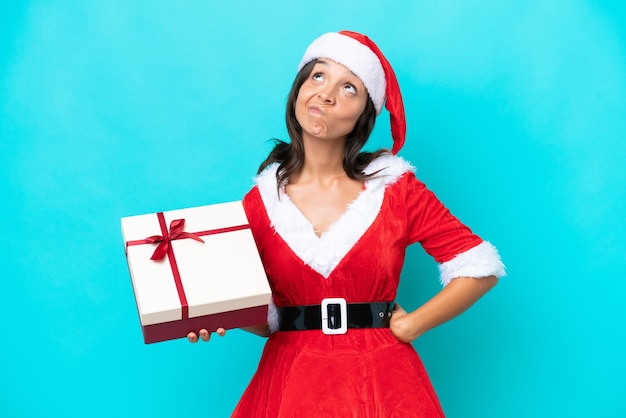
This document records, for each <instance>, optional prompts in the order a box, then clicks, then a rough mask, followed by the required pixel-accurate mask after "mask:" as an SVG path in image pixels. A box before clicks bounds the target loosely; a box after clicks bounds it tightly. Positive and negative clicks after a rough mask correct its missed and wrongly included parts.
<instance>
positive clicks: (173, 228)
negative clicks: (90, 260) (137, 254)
mask: <svg viewBox="0 0 626 418" xmlns="http://www.w3.org/2000/svg"><path fill="white" fill-rule="evenodd" d="M156 215H157V218H158V219H159V226H160V227H161V233H162V234H163V235H153V236H151V237H148V238H145V239H142V240H135V241H127V242H126V246H127V247H129V246H131V245H141V244H153V243H157V242H158V243H159V245H158V246H157V247H156V249H155V250H154V253H152V257H150V260H155V261H156V260H162V259H163V258H164V257H165V256H166V255H167V259H168V260H169V263H170V268H171V269H172V274H173V276H174V283H175V284H176V291H177V292H178V299H179V300H180V305H181V307H182V317H183V319H187V318H189V305H188V304H187V296H186V295H185V289H184V288H183V282H182V280H181V278H180V272H179V271H178V264H177V263H176V257H174V250H173V249H172V245H171V244H170V243H171V242H172V241H173V240H176V239H183V238H191V239H194V240H196V241H200V242H202V243H204V241H203V240H202V238H200V236H202V235H214V234H221V233H224V232H231V231H240V230H242V229H248V228H250V225H235V226H230V227H226V228H217V229H209V230H206V231H200V232H194V233H191V232H184V231H183V228H184V226H185V220H184V219H175V220H173V221H172V222H171V223H170V228H169V230H168V229H167V224H166V223H165V216H163V212H157V214H156Z"/></svg>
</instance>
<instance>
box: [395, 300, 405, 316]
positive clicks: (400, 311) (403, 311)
mask: <svg viewBox="0 0 626 418" xmlns="http://www.w3.org/2000/svg"><path fill="white" fill-rule="evenodd" d="M393 313H400V314H403V313H406V311H405V310H404V309H402V306H400V305H399V304H397V303H396V304H395V305H394V306H393Z"/></svg>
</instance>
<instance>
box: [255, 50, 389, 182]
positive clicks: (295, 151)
mask: <svg viewBox="0 0 626 418" xmlns="http://www.w3.org/2000/svg"><path fill="white" fill-rule="evenodd" d="M316 63H317V60H313V61H311V62H309V63H308V64H306V65H305V66H304V67H302V69H301V70H300V71H299V72H298V74H297V75H296V78H295V79H294V81H293V84H292V85H291V91H290V92H289V96H288V97H287V112H286V118H285V119H286V123H287V133H288V134H289V138H290V139H291V142H289V143H287V142H284V141H281V140H280V139H274V142H275V145H274V149H273V150H272V151H271V152H270V153H269V155H268V156H267V158H266V159H265V161H263V162H262V163H261V165H260V166H259V170H258V173H260V172H261V171H263V170H264V169H265V168H266V167H267V166H268V165H270V164H272V163H275V162H277V163H279V166H278V170H277V171H276V180H277V184H278V188H280V187H281V186H283V185H284V184H285V182H286V181H287V180H288V179H289V176H290V175H292V174H293V173H296V172H298V171H299V170H300V169H301V168H302V164H303V163H304V144H303V142H302V127H301V126H300V124H299V123H298V120H297V119H296V107H295V104H296V99H297V98H298V93H299V92H300V87H302V84H304V82H305V81H306V79H307V78H308V77H309V75H310V74H311V71H312V70H313V67H314V66H315V64H316ZM375 122H376V108H375V107H374V103H373V102H372V99H370V98H369V96H368V99H367V103H366V105H365V110H363V113H362V114H361V116H359V119H358V120H357V121H356V124H355V126H354V129H353V130H352V132H350V133H349V134H348V137H347V140H346V148H345V150H344V152H343V169H344V170H345V172H346V174H347V175H348V177H350V178H351V179H354V180H363V179H365V178H367V177H369V175H366V174H364V173H363V170H365V168H366V167H367V166H368V164H369V163H370V162H372V160H374V159H375V158H376V157H378V156H379V155H381V154H384V153H388V152H389V150H387V149H385V148H382V149H379V150H377V151H375V152H361V149H362V148H363V146H364V145H365V143H366V142H367V140H368V138H369V136H370V134H371V133H372V129H374V123H375ZM370 175H371V174H370Z"/></svg>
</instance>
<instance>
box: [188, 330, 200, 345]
mask: <svg viewBox="0 0 626 418" xmlns="http://www.w3.org/2000/svg"><path fill="white" fill-rule="evenodd" d="M187 340H189V342H190V343H197V342H198V335H196V333H195V332H190V333H189V334H187Z"/></svg>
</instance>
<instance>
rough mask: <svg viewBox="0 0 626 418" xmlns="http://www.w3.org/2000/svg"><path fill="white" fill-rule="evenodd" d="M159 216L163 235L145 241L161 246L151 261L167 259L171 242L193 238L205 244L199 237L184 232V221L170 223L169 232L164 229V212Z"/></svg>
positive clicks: (153, 254) (155, 251) (176, 220)
mask: <svg viewBox="0 0 626 418" xmlns="http://www.w3.org/2000/svg"><path fill="white" fill-rule="evenodd" d="M157 216H158V217H159V225H161V231H163V235H153V236H151V237H148V238H146V239H145V241H146V242H147V243H156V242H158V243H159V245H158V246H157V247H156V249H155V250H154V253H152V257H150V260H161V259H163V257H165V254H167V250H169V248H170V242H172V241H173V240H175V239H182V238H191V239H195V240H196V241H200V242H201V243H203V244H204V241H203V240H202V238H200V237H199V236H198V235H196V234H192V233H190V232H183V228H184V227H185V220H184V219H175V220H173V221H172V222H171V223H170V230H169V231H168V230H167V229H166V228H165V227H164V226H165V218H164V217H163V212H159V213H157Z"/></svg>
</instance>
